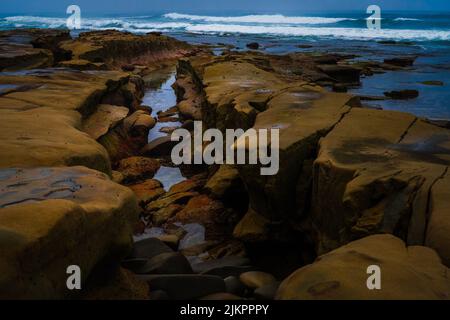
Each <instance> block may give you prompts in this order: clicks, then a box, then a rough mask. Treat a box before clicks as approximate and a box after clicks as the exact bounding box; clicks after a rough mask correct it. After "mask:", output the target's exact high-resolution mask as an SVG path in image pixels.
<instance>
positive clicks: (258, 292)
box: [253, 282, 280, 300]
mask: <svg viewBox="0 0 450 320" xmlns="http://www.w3.org/2000/svg"><path fill="white" fill-rule="evenodd" d="M279 286H280V283H279V282H272V283H269V284H266V285H264V286H262V287H259V288H256V289H255V291H253V296H254V297H255V299H257V300H274V299H275V296H276V294H277V291H278V287H279Z"/></svg>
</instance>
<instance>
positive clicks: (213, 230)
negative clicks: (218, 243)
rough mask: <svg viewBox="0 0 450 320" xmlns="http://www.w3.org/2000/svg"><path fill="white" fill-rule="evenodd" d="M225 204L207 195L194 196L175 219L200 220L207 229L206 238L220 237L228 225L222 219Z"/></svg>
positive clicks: (187, 221) (182, 220)
mask: <svg viewBox="0 0 450 320" xmlns="http://www.w3.org/2000/svg"><path fill="white" fill-rule="evenodd" d="M224 210H225V209H224V207H223V204H222V203H221V202H219V201H216V200H213V199H211V198H209V197H208V196H206V195H198V196H194V197H192V198H191V199H190V200H189V201H188V203H187V204H186V206H185V207H184V208H183V209H182V210H180V211H178V212H177V214H176V215H175V217H174V218H173V220H174V221H177V222H181V223H183V224H187V223H198V222H200V223H201V224H202V225H203V226H204V227H205V229H206V238H207V239H208V240H209V239H220V238H222V237H223V235H224V234H225V233H226V229H227V227H228V226H226V225H225V223H224V222H221V221H220V218H221V216H223V215H224Z"/></svg>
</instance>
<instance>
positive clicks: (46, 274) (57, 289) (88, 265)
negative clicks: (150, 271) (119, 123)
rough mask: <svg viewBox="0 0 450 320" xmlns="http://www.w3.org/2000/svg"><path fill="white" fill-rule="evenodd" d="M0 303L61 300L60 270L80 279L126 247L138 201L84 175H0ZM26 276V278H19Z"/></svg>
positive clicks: (56, 171)
mask: <svg viewBox="0 0 450 320" xmlns="http://www.w3.org/2000/svg"><path fill="white" fill-rule="evenodd" d="M0 190H1V194H2V196H1V198H0V237H1V239H2V241H1V242H0V256H1V259H0V297H1V298H8V299H11V298H35V299H36V298H39V299H50V298H63V297H67V296H70V294H73V292H71V291H69V290H68V289H67V287H66V279H67V274H66V269H67V267H68V266H70V265H78V266H79V267H80V268H81V270H82V279H83V282H84V280H85V279H86V278H87V277H88V276H89V273H90V271H91V270H92V269H93V267H94V266H96V265H97V263H99V262H101V261H104V260H105V259H113V258H114V259H117V258H120V257H122V256H124V255H125V254H126V252H127V251H128V250H129V249H130V248H131V245H132V237H131V234H132V227H131V225H132V223H133V222H134V221H136V220H137V216H138V206H137V200H136V198H135V196H134V194H133V193H132V191H131V190H129V189H128V188H125V187H122V186H120V185H118V184H116V183H114V182H112V181H111V180H109V178H108V177H107V176H106V175H105V174H103V173H100V172H97V171H94V170H90V169H87V168H83V167H71V168H64V167H61V168H35V169H2V170H0ZM24 275H26V277H24Z"/></svg>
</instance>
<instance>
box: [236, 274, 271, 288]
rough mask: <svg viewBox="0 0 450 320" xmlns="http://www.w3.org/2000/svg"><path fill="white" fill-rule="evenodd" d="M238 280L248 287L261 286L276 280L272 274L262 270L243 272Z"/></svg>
mask: <svg viewBox="0 0 450 320" xmlns="http://www.w3.org/2000/svg"><path fill="white" fill-rule="evenodd" d="M239 280H241V282H242V283H243V284H244V285H245V286H246V287H248V288H250V289H258V288H262V287H264V286H267V285H273V284H274V283H276V282H277V279H275V277H274V276H273V275H271V274H270V273H266V272H262V271H249V272H245V273H243V274H241V275H240V276H239Z"/></svg>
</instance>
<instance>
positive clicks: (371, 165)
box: [180, 53, 450, 264]
mask: <svg viewBox="0 0 450 320" xmlns="http://www.w3.org/2000/svg"><path fill="white" fill-rule="evenodd" d="M331 58H333V59H331ZM331 58H330V59H328V60H330V61H328V60H327V59H325V58H324V57H322V58H321V59H319V57H315V58H311V57H309V58H304V59H303V60H301V57H300V56H293V55H291V56H288V57H284V58H280V57H277V58H275V57H271V56H265V57H264V56H261V55H259V54H253V53H252V54H237V53H233V54H229V55H225V56H222V57H217V58H207V57H203V56H198V57H195V58H191V59H190V60H189V61H186V60H185V61H181V62H180V69H181V70H182V71H183V72H184V74H185V75H188V76H189V77H190V78H191V82H193V83H198V82H200V83H201V84H197V85H196V87H197V88H203V89H202V90H201V91H200V92H199V95H202V96H203V97H204V102H203V104H202V115H203V119H204V121H205V122H206V124H207V125H208V126H209V127H217V128H220V129H221V130H225V129H227V128H242V129H247V128H250V127H253V128H255V129H263V128H278V129H280V159H279V161H280V170H279V172H278V173H277V174H276V175H274V176H261V175H260V166H259V165H244V166H242V165H240V166H237V169H238V170H239V175H240V177H241V179H242V181H243V182H244V183H245V185H246V188H247V191H248V194H249V197H250V205H249V211H248V214H247V216H245V217H244V218H243V219H242V221H241V223H239V224H238V226H237V227H236V229H235V233H234V235H235V236H236V237H240V238H244V239H246V240H252V241H257V240H267V239H276V238H278V237H279V236H280V235H281V236H283V230H284V229H283V228H280V226H281V225H283V224H286V225H288V226H289V227H290V228H294V229H296V230H298V231H301V232H302V233H303V234H309V237H310V239H311V240H312V241H313V243H315V246H316V249H317V252H318V253H319V254H321V253H324V252H327V251H330V250H333V249H335V248H337V247H339V246H342V245H344V244H346V243H348V242H350V241H352V240H355V239H358V238H362V237H365V236H369V235H371V234H377V233H391V234H394V235H396V236H398V237H400V238H401V239H403V240H405V241H406V242H407V244H408V245H428V246H431V247H432V248H434V249H435V250H436V251H437V252H438V253H439V254H440V255H441V257H442V259H443V261H444V263H446V264H448V263H449V248H450V241H449V239H448V237H447V236H446V234H450V229H449V227H448V223H447V222H446V220H448V219H447V214H446V213H445V210H444V209H443V208H445V207H448V201H449V200H448V198H447V197H446V191H445V190H446V189H448V186H447V181H448V179H447V176H448V173H447V171H448V164H449V160H450V158H449V157H450V146H449V141H450V137H449V134H450V131H449V130H447V129H445V128H441V127H438V126H435V125H433V124H430V123H429V122H426V121H423V120H421V119H418V118H416V117H414V116H413V115H410V114H406V113H399V112H389V111H381V110H370V109H363V108H361V107H360V103H359V101H358V99H357V98H355V97H352V96H351V95H348V94H345V93H330V92H326V91H324V90H323V89H321V88H320V87H318V86H316V85H314V84H312V83H311V82H310V81H315V82H321V81H325V78H324V77H323V76H321V75H320V71H317V69H316V70H314V68H313V66H314V60H317V61H316V63H319V64H320V68H318V69H319V70H322V71H323V72H325V73H327V72H328V71H330V70H333V72H337V73H339V74H341V73H340V71H339V70H338V69H339V68H340V69H345V70H344V71H345V72H344V74H342V78H345V79H340V80H339V81H340V82H341V83H342V82H354V81H356V75H355V74H357V73H358V72H357V71H354V73H351V72H350V68H344V67H343V66H341V65H339V66H336V67H333V68H331V67H323V65H328V64H329V65H333V64H334V63H335V62H333V61H335V57H331ZM308 61H309V64H310V66H309V67H306V65H305V63H306V62H308ZM311 64H312V66H311ZM365 68H369V69H370V67H368V66H366V67H365ZM286 70H291V71H292V72H291V73H287V72H286ZM352 72H353V71H352ZM350 73H351V75H350ZM328 74H329V75H331V74H330V72H328ZM352 77H354V78H352ZM333 78H334V79H335V80H336V78H339V77H338V76H336V75H335V76H334V77H333ZM328 80H329V79H328ZM328 80H327V81H328ZM277 230H278V231H277ZM277 233H278V234H277Z"/></svg>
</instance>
